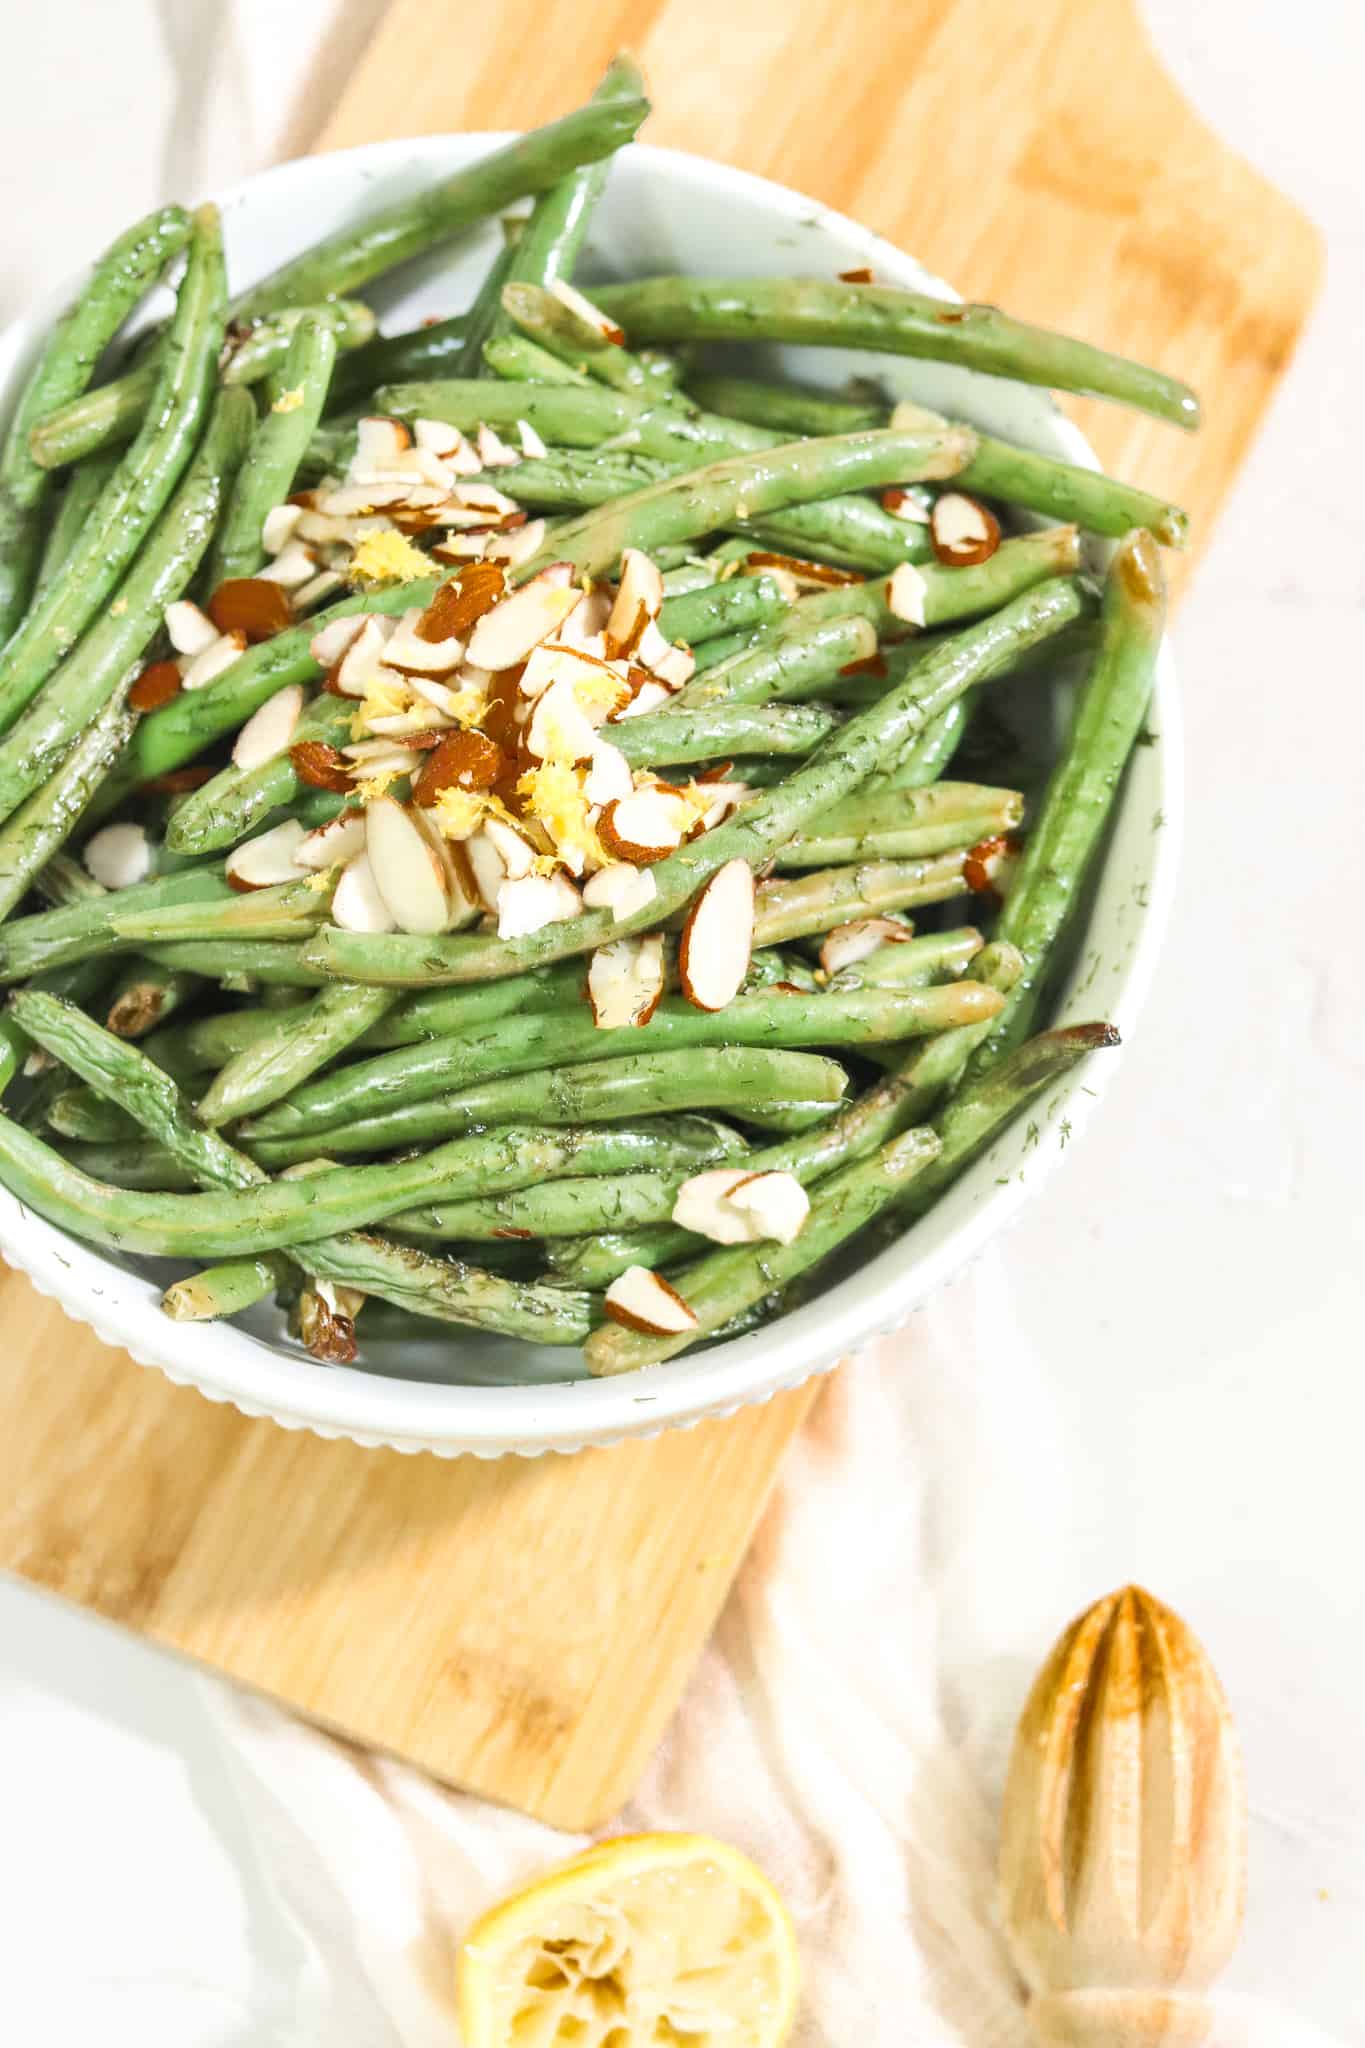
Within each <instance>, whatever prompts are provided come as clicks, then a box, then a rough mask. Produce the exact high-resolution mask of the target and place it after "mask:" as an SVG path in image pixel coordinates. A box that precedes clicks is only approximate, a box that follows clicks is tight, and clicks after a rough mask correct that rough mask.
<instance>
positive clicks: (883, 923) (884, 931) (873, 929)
mask: <svg viewBox="0 0 1365 2048" xmlns="http://www.w3.org/2000/svg"><path fill="white" fill-rule="evenodd" d="M913 937H914V933H913V931H912V930H911V928H910V926H909V925H907V924H897V922H896V920H895V918H894V917H855V918H854V919H852V921H851V922H850V923H848V924H836V925H835V926H834V928H833V930H832V931H830V932H827V933H826V935H825V941H824V944H823V945H822V946H821V948H820V965H821V966H822V967H823V968H824V970H825V972H826V974H837V973H838V972H839V970H840V968H841V967H856V966H857V964H858V962H859V961H860V960H866V959H867V957H868V955H869V954H870V953H875V952H876V950H877V948H878V947H879V946H899V945H903V944H904V942H905V941H906V940H907V939H909V938H913Z"/></svg>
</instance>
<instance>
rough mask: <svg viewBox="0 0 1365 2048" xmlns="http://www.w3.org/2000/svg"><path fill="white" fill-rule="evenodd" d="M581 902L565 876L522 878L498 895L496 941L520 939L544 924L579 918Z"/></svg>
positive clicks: (580, 898) (504, 886)
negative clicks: (497, 938) (497, 939)
mask: <svg viewBox="0 0 1365 2048" xmlns="http://www.w3.org/2000/svg"><path fill="white" fill-rule="evenodd" d="M582 914H583V898H582V897H581V896H580V895H579V893H578V891H577V889H575V887H574V885H573V883H572V882H571V881H570V880H569V878H568V876H567V875H565V874H560V873H555V874H553V875H523V876H522V877H521V879H520V880H519V881H507V882H504V883H503V885H502V888H501V889H500V890H499V891H498V937H499V938H500V939H521V938H525V937H526V935H527V934H528V933H529V932H538V931H541V930H543V929H544V927H545V926H546V925H547V924H562V923H564V921H565V920H566V919H568V918H573V917H581V916H582Z"/></svg>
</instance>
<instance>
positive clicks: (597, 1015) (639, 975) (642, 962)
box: [588, 933, 664, 1031]
mask: <svg viewBox="0 0 1365 2048" xmlns="http://www.w3.org/2000/svg"><path fill="white" fill-rule="evenodd" d="M663 992H664V942H663V939H662V938H661V937H660V936H659V935H658V934H657V933H654V934H652V935H651V936H649V937H647V938H634V939H612V940H611V941H610V943H609V944H608V945H605V946H599V947H598V948H597V951H596V952H595V953H594V954H593V956H592V959H591V960H590V962H589V963H588V1001H589V1002H590V1003H591V1004H592V1015H593V1022H594V1023H595V1024H596V1025H597V1027H598V1029H599V1030H600V1031H619V1030H624V1029H625V1028H626V1027H627V1026H630V1025H643V1024H648V1022H649V1020H650V1018H651V1017H652V1016H653V1015H654V1012H655V1011H656V1010H657V1009H658V1007H659V998H660V996H661V995H662V994H663Z"/></svg>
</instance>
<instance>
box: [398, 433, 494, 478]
mask: <svg viewBox="0 0 1365 2048" xmlns="http://www.w3.org/2000/svg"><path fill="white" fill-rule="evenodd" d="M412 424H413V430H414V432H415V433H416V436H417V446H418V447H419V448H424V449H425V450H426V451H427V453H428V454H429V455H435V456H436V457H438V459H439V460H440V461H442V462H444V463H447V464H449V465H450V467H451V468H453V469H454V470H455V472H456V474H457V475H464V476H473V474H474V472H475V471H476V470H477V469H478V467H479V458H478V456H477V455H476V454H475V453H474V451H473V449H472V448H471V447H470V445H469V443H468V441H466V439H465V437H464V435H463V434H462V433H461V432H460V430H459V428H458V427H452V426H449V425H447V423H446V421H445V420H414V421H413V423H412Z"/></svg>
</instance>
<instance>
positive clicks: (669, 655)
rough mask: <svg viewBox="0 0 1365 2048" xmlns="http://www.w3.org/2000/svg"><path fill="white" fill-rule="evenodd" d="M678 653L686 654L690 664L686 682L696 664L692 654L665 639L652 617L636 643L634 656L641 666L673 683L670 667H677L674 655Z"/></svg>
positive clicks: (676, 685) (675, 684) (684, 678)
mask: <svg viewBox="0 0 1365 2048" xmlns="http://www.w3.org/2000/svg"><path fill="white" fill-rule="evenodd" d="M678 655H682V656H684V657H685V658H686V660H687V662H688V664H689V666H688V668H687V673H686V674H685V675H684V676H683V679H682V680H683V682H684V683H685V682H686V681H687V680H688V677H690V675H691V673H692V669H693V668H694V667H695V666H696V663H695V661H693V659H692V656H691V654H690V653H689V652H688V650H687V649H686V648H683V647H675V646H674V645H673V642H672V641H671V640H665V638H664V636H663V634H662V633H661V632H660V630H659V627H658V625H657V623H656V622H655V620H653V619H650V620H649V621H648V622H647V624H646V625H645V627H644V630H643V632H642V633H641V634H640V637H639V639H638V640H637V641H636V643H635V652H634V655H633V657H632V658H633V660H634V661H636V662H637V663H638V664H639V666H640V667H641V668H644V669H648V670H649V673H650V674H651V675H655V676H658V678H659V680H660V682H663V683H672V682H673V679H672V676H671V675H670V674H669V670H670V668H676V666H677V662H676V661H675V659H674V657H675V656H678ZM673 687H674V688H675V689H678V688H681V684H677V683H673Z"/></svg>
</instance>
